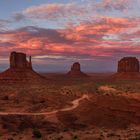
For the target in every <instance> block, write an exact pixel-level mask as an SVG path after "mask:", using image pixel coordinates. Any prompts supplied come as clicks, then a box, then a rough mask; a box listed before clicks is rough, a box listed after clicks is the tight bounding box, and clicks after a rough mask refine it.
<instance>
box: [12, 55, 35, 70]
mask: <svg viewBox="0 0 140 140" xmlns="http://www.w3.org/2000/svg"><path fill="white" fill-rule="evenodd" d="M10 68H18V69H26V68H30V69H32V62H31V56H30V59H29V62H28V61H27V60H26V54H24V53H17V52H12V53H11V55H10Z"/></svg>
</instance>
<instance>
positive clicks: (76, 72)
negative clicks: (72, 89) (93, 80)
mask: <svg viewBox="0 0 140 140" xmlns="http://www.w3.org/2000/svg"><path fill="white" fill-rule="evenodd" d="M67 76H69V77H77V78H78V77H79V78H80V77H87V75H86V74H85V73H83V72H82V71H81V66H80V63H79V62H75V63H74V64H73V65H72V67H71V70H70V71H69V72H68V73H67Z"/></svg>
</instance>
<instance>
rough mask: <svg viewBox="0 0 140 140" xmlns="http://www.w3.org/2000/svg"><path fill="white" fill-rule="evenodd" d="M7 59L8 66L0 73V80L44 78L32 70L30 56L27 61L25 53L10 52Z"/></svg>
mask: <svg viewBox="0 0 140 140" xmlns="http://www.w3.org/2000/svg"><path fill="white" fill-rule="evenodd" d="M9 61H10V68H9V69H7V70H5V71H4V72H2V73H0V82H1V81H2V82H4V81H5V82H11V83H16V82H28V81H30V82H34V81H40V80H42V79H44V77H42V76H41V75H39V74H38V73H37V72H35V71H34V70H33V68H32V62H31V56H30V57H29V61H28V60H27V59H26V54H24V53H20V52H12V53H11V54H10V58H9Z"/></svg>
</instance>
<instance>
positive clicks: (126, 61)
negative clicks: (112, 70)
mask: <svg viewBox="0 0 140 140" xmlns="http://www.w3.org/2000/svg"><path fill="white" fill-rule="evenodd" d="M118 72H119V73H120V72H139V61H138V59H137V58H136V57H124V58H122V59H121V60H120V61H119V62H118Z"/></svg>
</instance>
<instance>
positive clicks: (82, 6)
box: [0, 0, 140, 71]
mask: <svg viewBox="0 0 140 140" xmlns="http://www.w3.org/2000/svg"><path fill="white" fill-rule="evenodd" d="M13 1H15V2H16V1H17V0H13ZM139 2H140V1H139V0H134V1H133V2H132V0H116V1H114V0H100V1H96V0H95V1H92V0H83V1H80V0H77V1H76V2H75V1H69V2H67V3H66V2H65V1H63V0H61V2H59V3H58V2H57V1H55V0H54V1H53V2H50V3H49V2H48V3H45V2H43V1H42V2H41V1H40V2H38V3H34V2H32V3H30V4H28V2H23V4H24V5H26V6H23V7H22V6H20V8H19V7H18V8H17V9H18V10H12V12H11V11H9V13H5V14H6V15H5V17H7V18H4V12H5V10H6V9H3V13H1V14H0V17H1V19H0V64H1V69H2V68H4V67H5V66H4V65H6V64H7V63H8V61H7V60H8V59H7V58H8V55H9V53H10V52H11V51H21V52H26V53H27V54H28V55H32V56H33V58H34V59H33V61H34V63H35V67H36V68H37V69H38V70H43V71H45V70H46V71H47V70H50V71H51V70H52V71H55V70H58V71H61V70H67V68H68V67H70V65H71V63H73V62H75V61H80V62H81V63H82V64H83V69H84V70H87V71H113V70H115V68H116V67H115V66H116V62H117V60H118V59H120V58H121V57H124V56H136V57H138V58H140V57H139V56H140V37H139V36H140V17H139V14H140V12H139V8H140V7H139V6H138V4H139ZM0 3H1V2H0ZM6 3H8V2H5V3H2V4H3V7H4V6H5V7H6ZM2 4H1V5H2ZM4 4H5V5H4ZM11 9H12V8H11ZM19 9H20V10H19ZM39 65H40V67H39ZM105 66H106V67H105ZM103 68H104V69H103Z"/></svg>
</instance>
